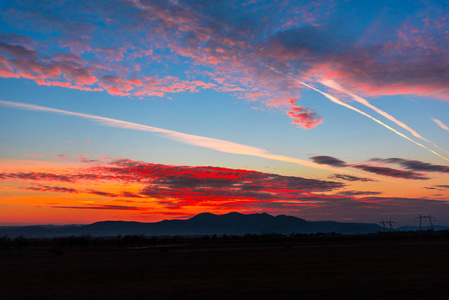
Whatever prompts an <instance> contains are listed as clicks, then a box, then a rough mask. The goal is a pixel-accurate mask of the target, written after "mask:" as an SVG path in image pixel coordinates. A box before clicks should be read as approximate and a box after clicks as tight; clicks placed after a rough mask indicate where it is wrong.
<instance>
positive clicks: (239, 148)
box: [0, 100, 334, 170]
mask: <svg viewBox="0 0 449 300" xmlns="http://www.w3.org/2000/svg"><path fill="white" fill-rule="evenodd" d="M0 105H3V106H8V107H13V108H18V109H27V110H35V111H45V112H53V113H59V114H63V115H71V116H77V117H81V118H85V119H90V120H95V121H97V122H99V123H100V124H101V125H104V126H109V127H118V128H125V129H131V130H139V131H146V132H152V133H159V134H160V135H161V136H162V137H164V138H167V139H171V140H174V141H177V142H180V143H184V144H189V145H194V146H198V147H203V148H208V149H211V150H215V151H218V152H224V153H232V154H239V155H249V156H254V157H260V158H265V159H270V160H277V161H284V162H289V163H293V164H298V165H302V166H307V167H311V168H317V169H325V170H334V169H333V168H330V167H324V166H322V165H320V164H316V163H312V162H309V161H306V160H301V159H298V158H293V157H288V156H282V155H276V154H271V153H269V152H268V151H266V150H264V149H260V148H256V147H251V146H247V145H243V144H237V143H233V142H229V141H225V140H219V139H214V138H208V137H203V136H198V135H192V134H187V133H182V132H178V131H173V130H168V129H163V128H157V127H152V126H147V125H142V124H137V123H132V122H126V121H122V120H117V119H111V118H105V117H101V116H96V115H89V114H83V113H77V112H71V111H67V110H62V109H55V108H50V107H45V106H39V105H34V104H26V103H20V102H11V101H3V100H0Z"/></svg>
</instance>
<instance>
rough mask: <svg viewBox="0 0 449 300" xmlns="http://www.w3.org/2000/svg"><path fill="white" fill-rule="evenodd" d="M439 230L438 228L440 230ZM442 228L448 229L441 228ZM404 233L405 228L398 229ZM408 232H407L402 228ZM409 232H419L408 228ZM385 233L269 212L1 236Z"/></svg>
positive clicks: (13, 229) (2, 231)
mask: <svg viewBox="0 0 449 300" xmlns="http://www.w3.org/2000/svg"><path fill="white" fill-rule="evenodd" d="M436 229H437V228H436ZM438 229H447V228H445V227H441V228H438ZM398 230H401V228H398ZM402 230H404V229H402ZM406 230H417V228H415V227H407V228H406ZM379 231H382V227H381V226H379V225H378V224H370V223H342V222H334V221H313V222H312V221H306V220H304V219H301V218H297V217H293V216H286V215H279V216H272V215H269V214H267V213H260V214H241V213H238V212H231V213H228V214H224V215H215V214H212V213H201V214H198V215H196V216H194V217H192V218H190V219H187V220H164V221H160V222H155V223H140V222H128V221H102V222H96V223H93V224H89V225H65V226H6V227H0V236H3V235H7V236H9V237H15V236H19V235H22V236H24V237H28V238H29V237H57V236H70V235H73V236H81V235H91V236H117V235H133V234H139V235H140V234H141V235H147V236H174V235H212V234H217V235H223V234H234V235H242V234H246V233H252V234H262V233H282V234H291V233H317V232H322V233H331V232H335V233H342V234H357V233H360V234H365V233H376V232H379Z"/></svg>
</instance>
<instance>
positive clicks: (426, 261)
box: [0, 235, 449, 300]
mask: <svg viewBox="0 0 449 300" xmlns="http://www.w3.org/2000/svg"><path fill="white" fill-rule="evenodd" d="M164 243H166V244H167V243H168V241H166V242H164ZM448 253H449V239H448V237H447V236H446V235H436V236H432V237H425V236H420V235H415V236H412V237H407V238H404V237H398V238H396V237H394V236H388V237H380V238H372V237H370V238H366V237H357V236H354V237H350V238H349V237H334V238H321V239H309V240H304V241H301V240H294V239H281V240H278V241H275V242H273V241H258V242H254V241H253V242H245V241H236V242H233V243H225V242H223V241H222V240H220V239H218V240H216V241H215V242H211V241H204V240H200V241H199V242H198V241H197V242H195V241H189V240H181V241H179V240H178V241H177V242H176V243H174V244H173V245H170V246H164V247H160V246H149V247H115V246H104V245H103V246H101V245H97V246H92V245H90V246H84V247H73V248H70V247H67V246H65V247H64V248H63V249H62V248H55V247H54V245H53V244H51V243H48V244H46V243H40V244H33V243H29V244H28V245H27V246H26V247H24V248H23V249H21V251H20V253H19V252H18V250H17V249H14V248H12V249H10V250H9V251H7V252H5V251H3V254H2V256H1V257H0V299H2V300H3V299H310V298H312V299H313V298H319V299H351V298H358V299H367V298H371V299H378V298H388V299H410V298H416V299H448V298H449V259H448Z"/></svg>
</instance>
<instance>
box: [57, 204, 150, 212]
mask: <svg viewBox="0 0 449 300" xmlns="http://www.w3.org/2000/svg"><path fill="white" fill-rule="evenodd" d="M51 207H52V208H67V209H95V210H138V211H141V210H147V208H144V207H138V206H123V205H86V206H64V205H54V206H51Z"/></svg>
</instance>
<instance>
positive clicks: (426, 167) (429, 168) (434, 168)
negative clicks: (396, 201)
mask: <svg viewBox="0 0 449 300" xmlns="http://www.w3.org/2000/svg"><path fill="white" fill-rule="evenodd" d="M371 161H374V162H381V163H390V164H398V165H400V166H401V167H403V168H405V169H407V170H413V171H422V172H439V173H449V167H448V166H443V165H434V164H430V163H425V162H422V161H419V160H409V159H404V158H385V159H381V158H373V159H371Z"/></svg>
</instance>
